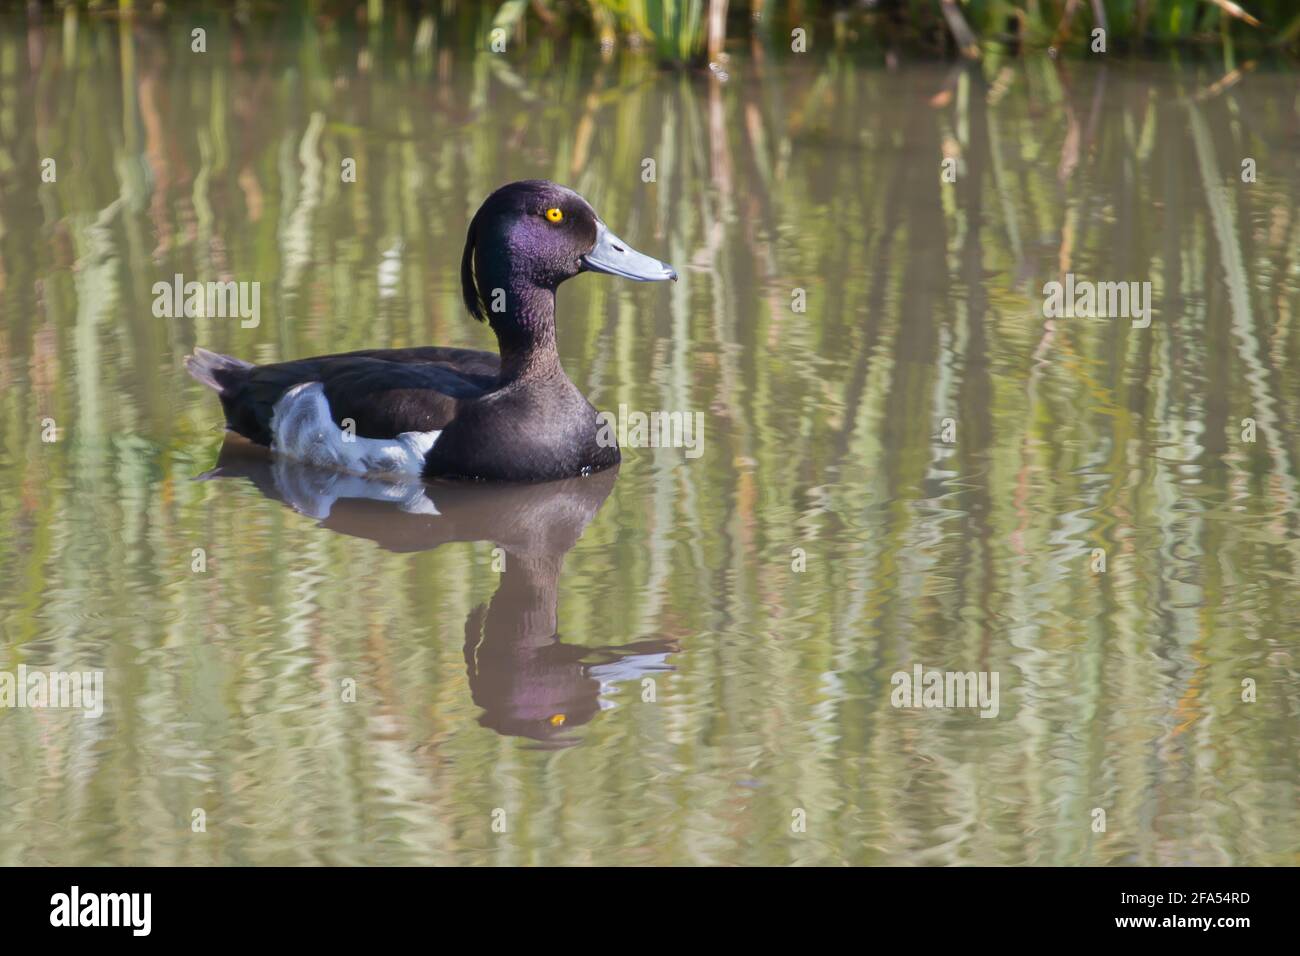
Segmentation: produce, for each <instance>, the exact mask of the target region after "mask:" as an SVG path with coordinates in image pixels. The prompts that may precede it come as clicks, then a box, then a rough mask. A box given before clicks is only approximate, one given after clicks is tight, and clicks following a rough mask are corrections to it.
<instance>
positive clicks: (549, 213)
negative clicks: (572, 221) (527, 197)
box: [546, 207, 564, 222]
mask: <svg viewBox="0 0 1300 956" xmlns="http://www.w3.org/2000/svg"><path fill="white" fill-rule="evenodd" d="M546 218H547V219H549V220H551V222H564V211H563V210H561V209H556V208H554V207H552V208H550V209H548V210H546Z"/></svg>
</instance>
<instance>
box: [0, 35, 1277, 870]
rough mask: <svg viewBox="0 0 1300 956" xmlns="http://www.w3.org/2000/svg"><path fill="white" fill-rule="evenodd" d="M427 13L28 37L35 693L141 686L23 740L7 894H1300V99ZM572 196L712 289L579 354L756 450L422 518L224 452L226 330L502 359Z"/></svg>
mask: <svg viewBox="0 0 1300 956" xmlns="http://www.w3.org/2000/svg"><path fill="white" fill-rule="evenodd" d="M415 33H416V25H415V24H413V23H406V22H405V21H400V22H399V24H398V26H397V27H396V28H394V29H393V30H390V31H389V32H388V33H387V34H385V35H384V36H382V37H371V38H369V39H367V38H365V37H359V36H353V35H352V34H350V33H349V32H347V31H344V32H343V34H342V35H341V36H340V35H339V34H337V33H336V32H334V31H331V30H327V29H325V25H322V24H320V23H318V22H316V21H313V20H311V19H302V20H292V19H290V20H288V21H287V22H279V23H278V24H277V25H276V27H275V28H274V29H271V28H267V29H249V28H243V27H240V26H238V25H235V26H232V25H229V24H227V25H221V24H216V23H214V24H211V30H210V34H209V38H208V52H207V53H206V54H203V55H195V54H192V53H190V51H189V35H190V33H189V24H188V23H184V22H178V21H176V20H163V21H154V20H152V19H149V18H143V19H142V20H141V21H139V22H137V23H135V24H134V26H133V27H128V28H125V29H123V28H122V27H121V26H120V25H119V23H118V22H117V21H115V20H113V19H111V18H89V19H87V18H84V17H83V18H81V19H80V20H78V19H77V18H76V17H75V16H74V17H72V18H69V19H64V20H58V19H54V20H51V21H49V22H47V23H45V24H43V25H36V26H33V25H32V24H30V23H28V22H27V21H26V20H25V19H22V18H19V19H13V20H7V21H4V23H3V28H2V29H0V222H2V224H3V225H2V229H3V238H0V314H2V316H3V324H2V327H0V430H2V434H3V441H2V443H0V518H2V522H3V523H2V524H0V527H2V528H3V534H2V535H0V615H2V624H0V627H2V628H3V630H2V631H0V671H7V672H10V673H16V672H17V669H18V668H19V667H20V666H25V667H26V668H29V669H43V670H47V671H48V670H87V671H90V670H102V671H103V674H104V696H105V699H104V712H103V715H102V717H100V718H99V719H88V718H86V717H85V716H83V715H82V714H81V713H80V712H77V711H72V710H66V709H64V710H60V709H52V708H47V709H30V708H21V709H20V708H10V709H0V863H4V864H19V863H23V864H31V863H101V862H104V863H182V864H198V863H234V864H245V863H259V864H263V863H381V864H392V863H401V864H406V863H470V864H497V863H627V864H643V863H673V864H683V863H738V864H758V863H772V864H785V863H800V864H826V863H846V862H847V863H855V864H862V863H867V864H881V863H888V864H950V863H958V864H976V863H980V864H1004V863H1007V864H1009V863H1034V864H1130V863H1144V864H1177V863H1206V864H1228V863H1239V864H1285V863H1291V864H1294V863H1296V862H1300V854H1298V847H1300V812H1298V811H1297V806H1298V805H1300V804H1298V803H1297V795H1296V783H1297V779H1298V777H1300V761H1298V757H1297V753H1298V750H1297V735H1298V731H1300V689H1298V686H1297V680H1296V678H1297V661H1296V645H1297V634H1298V632H1300V567H1298V566H1300V529H1298V527H1297V522H1298V517H1300V516H1298V512H1297V494H1298V490H1297V485H1296V472H1297V468H1298V467H1300V462H1298V461H1297V457H1298V455H1297V443H1296V436H1295V432H1296V427H1297V426H1296V421H1297V418H1298V413H1300V378H1298V377H1297V376H1296V374H1295V366H1296V364H1297V362H1300V330H1298V329H1297V328H1296V322H1297V314H1298V313H1300V214H1298V213H1297V205H1298V204H1297V199H1298V198H1300V197H1298V195H1297V194H1298V193H1300V148H1298V147H1300V100H1298V99H1297V95H1296V82H1295V74H1294V73H1293V72H1285V71H1280V70H1277V69H1276V68H1273V67H1270V66H1268V65H1267V64H1260V65H1258V66H1256V67H1255V68H1254V69H1244V70H1243V71H1242V72H1241V73H1240V74H1239V75H1238V76H1237V77H1236V78H1237V80H1238V82H1236V83H1235V84H1233V83H1232V82H1229V83H1224V84H1219V85H1218V86H1215V85H1214V84H1215V83H1216V81H1219V80H1220V79H1221V77H1223V75H1224V73H1225V72H1226V71H1227V70H1228V69H1229V68H1230V67H1231V66H1233V64H1226V65H1225V64H1224V63H1222V62H1219V61H1215V62H1208V61H1206V62H1201V61H1196V60H1191V61H1189V60H1187V59H1183V60H1182V61H1181V62H1170V63H1155V64H1152V63H1135V62H1128V61H1124V60H1122V59H1120V58H1118V57H1117V58H1115V59H1114V60H1109V61H1106V65H1101V66H1099V65H1097V64H1096V63H1095V62H1094V63H1066V62H1053V61H1050V60H1048V59H1046V58H1040V57H1031V58H1027V59H1026V60H1023V61H1015V60H1013V61H1008V62H1007V63H1006V64H1005V65H1000V64H997V63H993V64H985V66H984V67H983V68H966V67H950V66H948V65H917V64H909V63H903V64H902V65H899V66H898V67H897V68H895V69H892V70H891V69H886V68H885V67H884V65H883V64H879V63H876V62H874V60H873V59H872V58H871V57H867V56H856V55H853V54H852V53H849V52H839V53H822V54H818V55H809V56H806V57H798V56H792V55H789V54H785V55H782V54H781V53H780V51H771V50H766V51H765V50H762V49H755V50H752V51H748V52H745V51H740V50H737V51H736V55H735V56H733V58H732V60H731V62H730V63H729V64H728V65H727V72H728V74H729V79H728V81H727V82H725V83H722V82H718V81H717V80H716V79H714V78H710V77H708V76H707V75H704V76H702V75H695V74H678V73H674V72H669V71H658V70H656V69H655V68H654V66H653V65H652V64H651V63H648V62H645V61H644V60H642V59H638V58H636V57H626V56H624V57H615V58H613V59H611V60H609V61H601V60H599V59H598V58H597V57H596V56H594V55H593V54H592V53H591V51H590V50H589V49H587V48H585V47H578V46H575V47H574V48H572V49H570V48H567V47H564V46H553V45H551V44H549V43H548V42H546V41H544V40H541V41H537V42H536V43H534V44H532V45H531V46H530V47H529V49H528V50H527V51H525V52H519V53H514V54H511V55H508V56H489V55H474V54H473V52H472V50H471V49H470V48H469V47H470V44H469V43H460V44H459V45H458V44H457V43H456V42H454V38H451V39H448V38H445V37H439V38H438V39H437V41H436V42H434V43H433V45H432V47H431V48H428V49H426V48H424V47H422V46H421V45H420V44H418V43H414V42H413V39H412V38H413V35H414V34H415ZM945 157H948V158H951V159H953V160H955V163H954V164H952V165H951V166H950V167H949V168H950V169H951V170H952V171H953V172H954V174H955V180H956V181H955V182H951V183H949V182H945V181H944V177H943V173H944V166H943V165H942V163H943V160H944V158H945ZM47 158H52V159H54V160H55V164H56V165H55V168H56V170H57V178H56V180H55V181H54V182H43V181H42V177H41V172H42V169H43V166H42V161H43V160H44V159H47ZM1247 158H1249V159H1252V160H1254V162H1255V164H1256V169H1257V179H1256V181H1255V182H1253V183H1243V182H1242V177H1241V169H1242V161H1243V159H1247ZM345 159H353V160H355V162H356V170H357V180H356V182H355V183H349V182H343V181H342V176H341V174H340V170H341V169H342V167H343V163H344V160H345ZM645 159H653V160H654V161H655V172H656V175H655V181H654V182H651V183H647V182H644V181H643V176H642V173H643V169H644V168H645V167H644V164H643V161H644V160H645ZM538 176H540V177H547V178H552V179H555V180H558V181H561V182H565V183H567V184H569V185H572V186H573V187H574V188H576V189H578V190H579V191H581V192H583V193H584V194H585V195H586V196H587V198H588V199H590V200H591V202H592V203H593V205H594V206H595V207H596V209H597V210H598V211H599V212H600V213H601V215H602V216H603V217H604V218H605V220H606V221H607V222H609V223H610V225H611V227H612V228H614V229H615V230H617V231H618V232H619V233H620V234H621V235H623V236H624V237H625V238H627V239H628V241H630V242H632V243H634V244H635V245H636V246H637V247H638V248H640V249H642V250H644V251H646V252H648V253H650V254H653V255H657V256H661V257H662V258H664V259H666V260H667V261H669V262H671V263H673V264H674V265H675V266H677V268H678V269H679V271H680V272H681V274H682V281H681V282H680V283H678V284H677V285H675V286H672V287H664V286H662V285H654V286H643V285H633V284H630V283H619V281H618V280H615V279H611V278H609V277H603V276H583V277H580V278H579V279H577V280H575V281H573V282H571V283H569V284H567V285H566V286H564V287H563V289H562V290H561V293H560V296H559V303H560V317H559V343H560V351H561V355H562V359H563V362H564V366H565V368H566V370H567V371H568V373H569V375H570V376H571V377H572V379H573V380H574V382H575V383H577V384H578V386H579V387H580V388H582V389H583V390H585V391H586V392H587V394H588V395H589V396H590V397H591V399H592V401H593V403H594V404H595V405H596V406H597V407H598V408H602V409H610V410H617V409H618V407H619V406H620V404H625V405H627V406H628V408H629V409H633V410H644V411H647V412H648V411H655V410H670V411H672V410H676V411H687V412H700V413H702V414H703V420H704V428H705V431H704V444H703V449H702V451H703V453H702V454H701V455H700V456H699V457H697V458H690V457H687V456H686V454H685V453H684V451H683V450H681V449H640V450H638V449H631V450H625V454H624V463H623V465H622V467H621V470H620V472H619V473H617V474H614V473H608V474H604V475H600V476H596V477H595V478H592V479H589V480H586V481H574V482H568V483H563V484H561V485H559V486H542V487H534V488H522V489H521V488H513V489H503V488H486V487H476V488H462V487H436V488H431V489H430V490H429V491H428V493H427V495H424V496H421V500H420V501H418V502H405V503H404V504H398V503H382V502H378V501H366V500H357V499H348V498H346V497H343V498H338V497H336V496H337V495H338V494H339V493H340V491H341V489H340V488H339V487H338V486H337V485H335V484H332V480H331V479H330V478H328V477H327V476H324V477H323V476H320V475H313V474H304V473H302V472H301V471H295V470H294V469H292V468H289V467H287V466H284V465H283V464H282V463H276V462H273V461H269V460H267V459H265V458H264V457H258V456H250V455H248V454H247V453H246V451H247V450H246V449H240V448H232V447H227V448H226V449H225V450H224V451H223V450H222V444H223V437H222V433H221V430H220V428H219V424H220V420H221V419H220V412H219V408H218V406H217V403H216V401H215V400H214V398H213V397H212V395H211V393H209V392H207V391H206V390H204V389H203V388H202V387H201V386H199V385H198V384H197V383H195V382H193V381H192V380H190V379H189V378H188V377H187V376H186V375H185V374H184V372H183V371H182V368H181V359H182V357H183V356H184V355H185V354H186V353H187V352H188V351H189V350H190V349H191V348H192V347H193V346H194V345H195V344H201V345H204V346H206V347H209V348H213V349H217V350H219V351H223V352H228V353H231V354H235V355H239V356H242V357H244V358H248V359H251V360H255V361H274V360H280V359H288V358H295V357H300V356H305V355H311V354H315V353H320V352H326V351H339V350H344V349H349V348H362V347H380V346H406V345H420V344H451V345H462V346H470V347H481V348H490V347H492V341H491V339H490V337H489V334H488V332H487V331H486V330H485V329H484V328H483V327H481V326H479V325H478V324H476V323H474V322H472V321H471V320H470V319H469V318H468V316H467V315H466V314H465V312H464V309H463V306H462V305H461V303H460V295H459V289H458V286H457V268H458V264H459V256H460V252H461V244H462V242H463V236H464V231H465V227H466V224H467V222H468V218H469V216H470V215H471V214H472V213H473V211H474V209H475V208H476V207H477V204H478V203H479V201H480V200H481V199H482V197H484V196H485V195H486V194H487V193H488V192H489V191H491V189H493V188H494V187H495V186H497V185H499V184H501V183H503V182H506V181H509V180H512V179H518V178H525V177H538ZM178 273H179V274H182V275H184V276H185V277H186V278H187V279H195V280H199V281H208V280H226V279H230V280H235V281H250V282H251V281H257V282H260V283H262V285H261V314H260V322H259V324H258V325H257V326H256V327H253V328H244V327H242V326H241V323H240V322H239V321H238V320H237V319H218V318H184V317H182V318H176V319H167V318H156V317H155V315H154V312H153V308H152V306H153V303H154V299H155V294H154V292H153V285H154V283H155V282H159V281H170V280H171V279H172V277H173V276H174V275H176V274H178ZM1067 273H1072V274H1074V275H1076V276H1078V277H1079V278H1084V279H1090V280H1094V281H1130V280H1131V281H1139V282H1141V281H1149V282H1151V284H1152V302H1153V309H1152V315H1151V322H1150V326H1149V327H1148V328H1140V327H1134V325H1133V323H1132V322H1130V321H1129V320H1127V319H1087V318H1060V319H1045V318H1044V315H1043V286H1044V284H1045V283H1047V282H1050V281H1053V280H1058V279H1061V278H1062V277H1063V276H1064V275H1065V274H1067ZM800 290H801V291H800ZM801 303H802V304H804V305H806V309H805V310H803V311H800V310H799V308H798V306H799V305H800V304H801ZM1247 419H1248V420H1249V422H1246V421H1244V420H1247ZM50 428H52V429H53V433H52V437H55V438H56V439H57V440H55V441H43V436H44V437H51V434H50ZM1252 429H1253V435H1252V434H1251V430H1252ZM1250 438H1253V439H1254V440H1253V441H1251V440H1249V439H1250ZM199 476H205V477H206V478H207V479H208V480H204V481H196V480H195V479H196V478H197V477H199ZM403 506H405V507H406V510H402V509H403ZM433 511H436V512H437V513H436V514H434V513H432V512H433ZM196 549H201V551H200V552H198V553H196ZM1097 549H1100V550H1097ZM1102 561H1104V563H1105V567H1104V570H1102V569H1101V565H1100V563H1101V562H1102ZM196 568H198V570H196ZM799 568H802V570H797V569H799ZM917 665H920V666H921V667H923V668H924V669H926V670H930V669H937V670H941V671H960V672H968V671H969V672H979V673H983V674H985V675H988V674H992V673H996V674H997V675H998V679H999V685H998V686H999V694H1000V696H999V701H998V707H997V713H996V716H993V717H991V718H987V719H986V718H982V717H980V716H979V713H978V711H976V710H973V709H969V708H967V709H924V708H922V709H905V708H899V707H895V706H893V704H892V703H891V696H892V692H893V691H894V689H895V687H894V684H893V683H891V677H892V675H894V674H895V673H896V672H904V673H907V674H911V673H912V671H913V668H914V667H915V666H917ZM1243 682H1246V683H1245V684H1243ZM1252 686H1253V688H1254V700H1253V701H1248V700H1243V696H1246V697H1250V696H1251V694H1250V692H1249V691H1250V688H1251V687H1252ZM353 695H355V699H354V700H353V699H352V696H353ZM196 810H202V811H203V812H204V814H205V815H206V816H205V819H206V832H194V820H195V819H196V816H195V811H196ZM1099 811H1100V812H1104V830H1103V829H1101V828H1100V827H1099V825H1098V821H1099V820H1100V819H1101V818H1100V817H1099ZM494 824H495V825H496V829H494ZM502 825H504V830H505V832H497V831H498V830H500V829H501V827H502Z"/></svg>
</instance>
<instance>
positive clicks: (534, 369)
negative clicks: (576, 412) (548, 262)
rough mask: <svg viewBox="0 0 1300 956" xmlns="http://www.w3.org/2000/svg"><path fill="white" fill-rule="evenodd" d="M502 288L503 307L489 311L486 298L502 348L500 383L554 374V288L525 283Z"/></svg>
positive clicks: (556, 358)
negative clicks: (504, 299) (503, 308)
mask: <svg viewBox="0 0 1300 956" xmlns="http://www.w3.org/2000/svg"><path fill="white" fill-rule="evenodd" d="M505 288H506V301H505V311H503V312H499V313H492V312H491V311H490V310H491V307H492V301H491V298H489V299H488V309H489V313H488V316H489V319H490V321H491V323H492V331H494V332H495V333H496V336H497V348H498V349H499V350H500V352H501V378H500V382H501V384H502V385H505V384H507V383H509V382H513V381H516V380H519V379H524V378H534V377H544V376H551V375H554V374H555V373H556V372H557V371H560V356H559V353H558V352H556V350H555V290H554V289H546V288H541V287H539V286H535V285H531V284H526V283H512V284H511V285H510V286H506V287H505Z"/></svg>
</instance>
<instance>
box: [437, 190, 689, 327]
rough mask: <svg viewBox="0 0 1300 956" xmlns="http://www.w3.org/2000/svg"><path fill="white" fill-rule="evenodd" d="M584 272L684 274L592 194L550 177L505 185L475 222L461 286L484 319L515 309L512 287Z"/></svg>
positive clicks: (646, 278)
mask: <svg viewBox="0 0 1300 956" xmlns="http://www.w3.org/2000/svg"><path fill="white" fill-rule="evenodd" d="M579 272H606V273H608V274H610V275H616V276H622V277H623V278H625V279H635V280H636V281H638V282H658V281H661V280H663V279H673V280H676V278H677V273H676V272H675V271H674V270H673V268H672V267H671V266H669V265H667V264H665V263H663V262H660V261H659V260H658V259H653V258H651V257H650V256H647V255H643V254H642V253H640V252H637V251H636V250H635V249H633V248H632V247H631V246H629V245H628V244H627V243H626V242H624V241H623V240H622V239H620V238H619V237H618V236H616V235H614V233H613V232H611V231H610V229H609V227H608V226H606V225H605V223H604V222H602V221H601V219H600V217H599V216H597V215H596V211H595V210H594V209H592V208H591V204H590V203H588V202H587V200H585V199H583V198H582V197H581V196H579V195H578V194H577V193H575V192H574V191H573V190H572V189H568V188H566V187H564V186H560V185H557V184H556V183H553V182H550V181H548V180H545V179H529V180H524V181H522V182H517V183H510V184H509V185H506V186H502V187H501V188H500V189H498V190H497V191H496V192H494V193H493V194H492V195H490V196H488V198H487V199H486V200H484V202H483V205H482V206H480V207H479V210H478V212H477V213H475V214H474V218H473V220H472V221H471V222H470V224H469V233H468V235H467V236H466V237H465V252H464V254H463V255H462V256H461V265H460V280H461V291H462V294H463V295H464V297H465V305H466V306H467V307H468V308H469V311H470V313H471V314H473V316H474V317H475V318H476V319H479V320H480V321H487V320H489V319H491V318H492V315H493V313H494V312H499V311H503V310H505V309H508V308H509V302H508V299H509V296H510V295H512V294H515V293H517V292H524V293H526V292H527V291H528V290H530V289H543V290H549V291H551V292H554V290H555V288H556V286H558V285H559V284H560V283H561V282H563V281H564V280H565V279H571V278H573V277H574V276H576V275H577V274H578V273H579ZM498 290H500V291H498Z"/></svg>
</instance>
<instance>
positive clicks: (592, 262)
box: [582, 220, 677, 282]
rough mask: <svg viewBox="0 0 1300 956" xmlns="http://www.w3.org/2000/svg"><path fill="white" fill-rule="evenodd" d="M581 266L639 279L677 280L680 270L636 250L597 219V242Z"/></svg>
mask: <svg viewBox="0 0 1300 956" xmlns="http://www.w3.org/2000/svg"><path fill="white" fill-rule="evenodd" d="M582 265H583V267H584V268H586V269H590V270H591V271H592V272H606V273H608V274H609V275H612V276H622V277H623V278H624V279H635V280H636V281H637V282H662V281H663V280H664V279H672V280H673V281H674V282H676V281H677V270H675V269H674V268H673V267H672V266H670V265H668V263H666V262H660V261H659V260H658V259H652V258H651V257H650V256H647V255H643V254H642V253H640V252H637V251H636V250H635V249H633V248H632V247H631V246H629V245H628V244H627V243H626V242H624V241H623V240H622V239H620V238H619V237H618V236H616V235H614V234H613V233H612V232H610V231H609V228H608V227H607V226H606V225H605V224H604V223H603V222H600V221H599V220H597V222H596V245H595V246H594V247H593V248H592V250H591V252H589V253H587V254H586V255H585V256H583V257H582Z"/></svg>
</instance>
